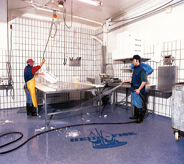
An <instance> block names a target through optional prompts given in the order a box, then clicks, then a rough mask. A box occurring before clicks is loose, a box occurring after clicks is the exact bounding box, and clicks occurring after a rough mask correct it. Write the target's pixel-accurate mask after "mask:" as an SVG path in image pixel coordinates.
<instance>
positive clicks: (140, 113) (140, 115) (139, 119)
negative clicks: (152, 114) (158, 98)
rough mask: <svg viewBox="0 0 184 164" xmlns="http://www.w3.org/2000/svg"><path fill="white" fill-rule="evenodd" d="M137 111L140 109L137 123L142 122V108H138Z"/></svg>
mask: <svg viewBox="0 0 184 164" xmlns="http://www.w3.org/2000/svg"><path fill="white" fill-rule="evenodd" d="M137 111H138V116H137V121H135V124H141V123H142V122H143V112H142V108H137Z"/></svg>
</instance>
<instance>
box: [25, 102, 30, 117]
mask: <svg viewBox="0 0 184 164" xmlns="http://www.w3.org/2000/svg"><path fill="white" fill-rule="evenodd" d="M26 111H27V116H30V115H31V104H29V103H26Z"/></svg>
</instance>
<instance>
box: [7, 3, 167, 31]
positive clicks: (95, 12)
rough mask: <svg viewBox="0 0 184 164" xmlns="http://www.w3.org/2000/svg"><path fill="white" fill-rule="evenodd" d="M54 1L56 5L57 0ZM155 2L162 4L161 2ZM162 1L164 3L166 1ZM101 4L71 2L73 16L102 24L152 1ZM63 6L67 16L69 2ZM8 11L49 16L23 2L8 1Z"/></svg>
mask: <svg viewBox="0 0 184 164" xmlns="http://www.w3.org/2000/svg"><path fill="white" fill-rule="evenodd" d="M27 1H29V0H27ZM49 1H50V2H51V1H52V0H33V2H34V3H39V4H41V5H45V4H47V3H48V2H49ZM54 1H55V3H57V0H54ZM63 1H64V0H63ZM155 1H160V2H161V1H162V2H163V0H155ZM164 1H165V2H166V1H168V0H164ZM101 2H102V3H103V5H102V6H92V5H89V4H86V3H83V2H80V1H78V0H73V15H75V16H79V17H82V18H86V19H90V20H93V21H97V22H100V23H104V22H105V21H106V20H107V19H108V18H112V17H115V16H117V15H122V14H123V13H125V12H128V11H130V10H133V9H135V8H138V7H139V6H143V5H145V4H148V3H151V2H153V0H101ZM64 6H65V8H66V12H67V14H68V15H69V14H70V13H71V0H66V2H64ZM24 7H26V8H24ZM17 8H18V9H17ZM8 9H9V10H11V11H19V12H20V13H21V14H24V13H31V14H36V15H43V16H46V15H47V16H49V15H50V13H49V12H47V11H38V10H37V9H34V8H33V7H32V6H31V5H30V4H29V3H27V2H24V0H8ZM67 20H69V21H70V18H69V17H67ZM74 21H75V22H80V23H81V20H80V19H77V18H74ZM82 23H84V24H88V25H91V26H96V27H97V26H99V25H98V24H95V23H90V22H88V21H83V22H82Z"/></svg>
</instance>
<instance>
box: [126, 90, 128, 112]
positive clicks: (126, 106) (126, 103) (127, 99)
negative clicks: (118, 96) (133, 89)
mask: <svg viewBox="0 0 184 164" xmlns="http://www.w3.org/2000/svg"><path fill="white" fill-rule="evenodd" d="M127 109H128V88H126V110H127Z"/></svg>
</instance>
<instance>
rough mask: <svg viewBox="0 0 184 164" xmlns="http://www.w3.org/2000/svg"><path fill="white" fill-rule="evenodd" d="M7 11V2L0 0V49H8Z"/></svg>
mask: <svg viewBox="0 0 184 164" xmlns="http://www.w3.org/2000/svg"><path fill="white" fill-rule="evenodd" d="M7 10H8V5H7V0H0V29H1V30H0V49H8V30H7V25H8V12H7Z"/></svg>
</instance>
